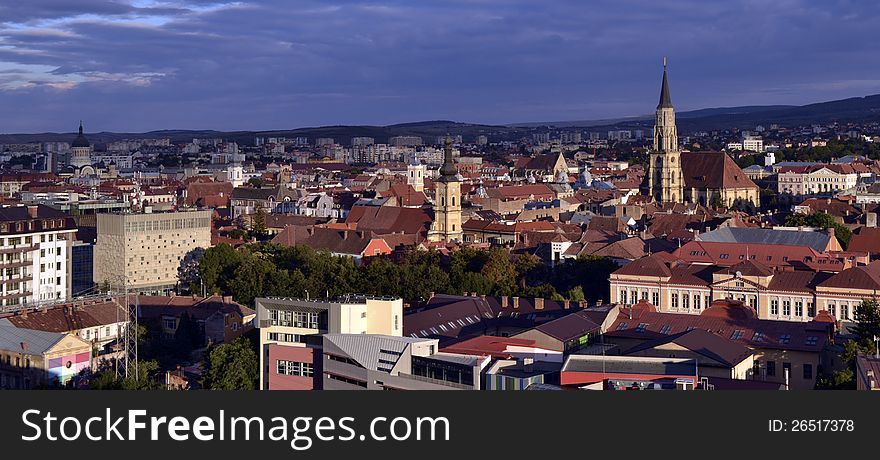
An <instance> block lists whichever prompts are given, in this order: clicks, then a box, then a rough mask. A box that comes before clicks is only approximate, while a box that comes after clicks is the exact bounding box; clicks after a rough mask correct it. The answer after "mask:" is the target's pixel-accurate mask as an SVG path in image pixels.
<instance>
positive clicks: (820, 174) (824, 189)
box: [777, 164, 859, 197]
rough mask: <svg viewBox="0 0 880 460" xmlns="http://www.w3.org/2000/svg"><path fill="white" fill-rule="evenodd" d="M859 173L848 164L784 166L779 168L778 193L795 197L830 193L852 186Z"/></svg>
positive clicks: (855, 183) (856, 180)
mask: <svg viewBox="0 0 880 460" xmlns="http://www.w3.org/2000/svg"><path fill="white" fill-rule="evenodd" d="M858 181H859V174H858V173H857V172H856V171H855V170H854V169H853V167H852V165H848V164H827V165H826V164H820V165H809V166H786V167H783V168H781V169H780V170H779V173H778V180H777V184H778V185H777V187H778V192H779V193H786V194H791V195H793V196H795V197H806V196H818V195H825V196H827V195H830V194H832V193H836V192H839V191H841V190H848V189H851V188H854V187H855V186H856V185H857V184H858Z"/></svg>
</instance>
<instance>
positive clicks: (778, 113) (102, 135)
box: [0, 94, 880, 144]
mask: <svg viewBox="0 0 880 460" xmlns="http://www.w3.org/2000/svg"><path fill="white" fill-rule="evenodd" d="M677 117H678V127H679V131H680V132H682V133H687V132H694V131H711V130H721V129H729V128H740V129H749V128H754V127H755V126H756V125H770V124H779V125H780V126H788V127H791V126H798V125H810V124H827V123H830V122H835V121H836V122H871V121H880V94H875V95H871V96H864V97H852V98H847V99H841V100H836V101H828V102H818V103H814V104H807V105H802V106H788V105H767V106H743V107H716V108H706V109H699V110H691V111H686V112H680V113H678V114H677ZM653 123H654V120H653V115H645V116H639V117H630V118H618V119H606V120H586V121H560V122H535V123H517V124H511V125H487V124H479V123H461V122H455V121H450V120H432V121H418V122H411V123H398V124H393V125H388V126H370V125H358V126H344V125H337V126H318V127H305V128H296V129H289V130H268V131H215V130H175V129H166V130H159V131H150V132H146V133H113V132H99V133H86V136H87V137H88V138H89V140H90V141H91V142H92V143H95V144H102V143H107V142H113V141H118V140H122V139H134V138H170V139H171V140H172V141H173V142H184V141H189V140H191V139H193V138H222V139H226V140H232V141H236V142H239V143H243V144H251V143H253V140H254V137H256V136H264V137H307V138H309V139H310V140H312V141H314V139H315V138H318V137H332V138H333V139H335V140H336V142H338V143H341V144H348V143H349V142H350V141H351V138H352V137H373V138H375V139H376V142H378V143H384V142H387V141H388V139H389V138H391V137H394V136H420V137H423V138H425V140H426V141H427V142H432V141H431V139H432V138H434V137H436V136H442V135H445V134H447V133H449V134H453V135H461V136H463V137H464V138H465V140H466V141H472V140H473V139H474V138H475V137H476V136H478V135H485V136H488V137H490V138H493V139H498V138H501V139H516V138H517V137H520V136H523V135H528V134H529V133H530V132H531V131H532V130H533V129H536V128H537V129H546V128H547V127H552V128H557V129H558V128H591V129H602V130H606V129H607V130H610V129H650V128H651V126H653ZM75 136H76V134H75V133H73V132H70V133H37V134H0V144H14V143H28V142H38V141H44V142H53V141H62V142H63V141H71V140H73V138H74V137H75Z"/></svg>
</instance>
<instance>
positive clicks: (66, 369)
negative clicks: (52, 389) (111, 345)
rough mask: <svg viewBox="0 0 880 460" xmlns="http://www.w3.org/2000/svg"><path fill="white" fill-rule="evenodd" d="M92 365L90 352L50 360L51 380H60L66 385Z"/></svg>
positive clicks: (59, 381)
mask: <svg viewBox="0 0 880 460" xmlns="http://www.w3.org/2000/svg"><path fill="white" fill-rule="evenodd" d="M90 363H91V359H90V356H89V352H85V353H77V354H74V355H68V356H62V357H60V358H51V359H49V379H50V380H52V379H58V383H60V384H62V385H64V384H66V383H67V382H68V381H70V379H71V378H73V376H75V375H76V374H78V373H79V372H80V371H82V370H83V369H88V368H89V365H90Z"/></svg>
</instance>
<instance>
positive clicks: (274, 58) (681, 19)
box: [0, 0, 880, 133]
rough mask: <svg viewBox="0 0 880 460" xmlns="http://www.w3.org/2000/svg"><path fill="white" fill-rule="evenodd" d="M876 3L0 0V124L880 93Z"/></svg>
mask: <svg viewBox="0 0 880 460" xmlns="http://www.w3.org/2000/svg"><path fill="white" fill-rule="evenodd" d="M878 24H880V3H878V2H876V1H875V0H772V1H758V0H725V1H708V0H663V1H658V0H547V1H538V0H509V1H501V0H448V1H430V0H401V1H371V2H361V1H354V0H350V1H332V0H331V1H299V0H267V1H247V0H243V1H230V2H222V1H221V2H217V1H208V0H180V1H153V0H116V1H104V0H75V1H71V0H26V1H22V0H0V132H2V133H20V132H46V131H52V132H70V131H73V130H75V129H76V127H77V124H78V122H79V120H80V119H82V120H83V121H84V123H85V127H86V132H98V131H117V132H143V131H149V130H157V129H216V130H270V129H292V128H298V127H306V126H322V125H337V124H373V125H385V124H392V123H401V122H413V121H423V120H441V119H444V120H455V121H462V122H474V123H490V124H506V123H517V122H533V121H563V120H591V119H604V118H616V117H624V116H634V115H643V114H648V113H651V112H653V110H654V108H655V106H656V105H657V99H658V97H659V87H660V78H661V74H662V62H663V56H668V63H669V79H670V88H671V94H672V100H673V103H674V104H675V106H676V109H677V110H679V111H681V110H691V109H699V108H707V107H726V106H738V105H764V104H807V103H812V102H821V101H827V100H834V99H841V98H845V97H853V96H864V95H869V94H876V93H880V59H878V58H877V57H878V53H880V46H878V45H880V34H878V29H877V25H878Z"/></svg>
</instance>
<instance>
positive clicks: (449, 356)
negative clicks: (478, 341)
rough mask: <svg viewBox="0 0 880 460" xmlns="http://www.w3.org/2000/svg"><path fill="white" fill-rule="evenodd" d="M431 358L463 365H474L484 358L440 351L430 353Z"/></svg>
mask: <svg viewBox="0 0 880 460" xmlns="http://www.w3.org/2000/svg"><path fill="white" fill-rule="evenodd" d="M431 359H436V360H438V361H445V362H447V363H454V364H463V365H465V366H476V365H477V364H480V363H481V362H482V361H483V360H484V359H485V358H483V357H482V356H474V355H463V354H459V353H447V352H440V353H434V354H433V355H431Z"/></svg>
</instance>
